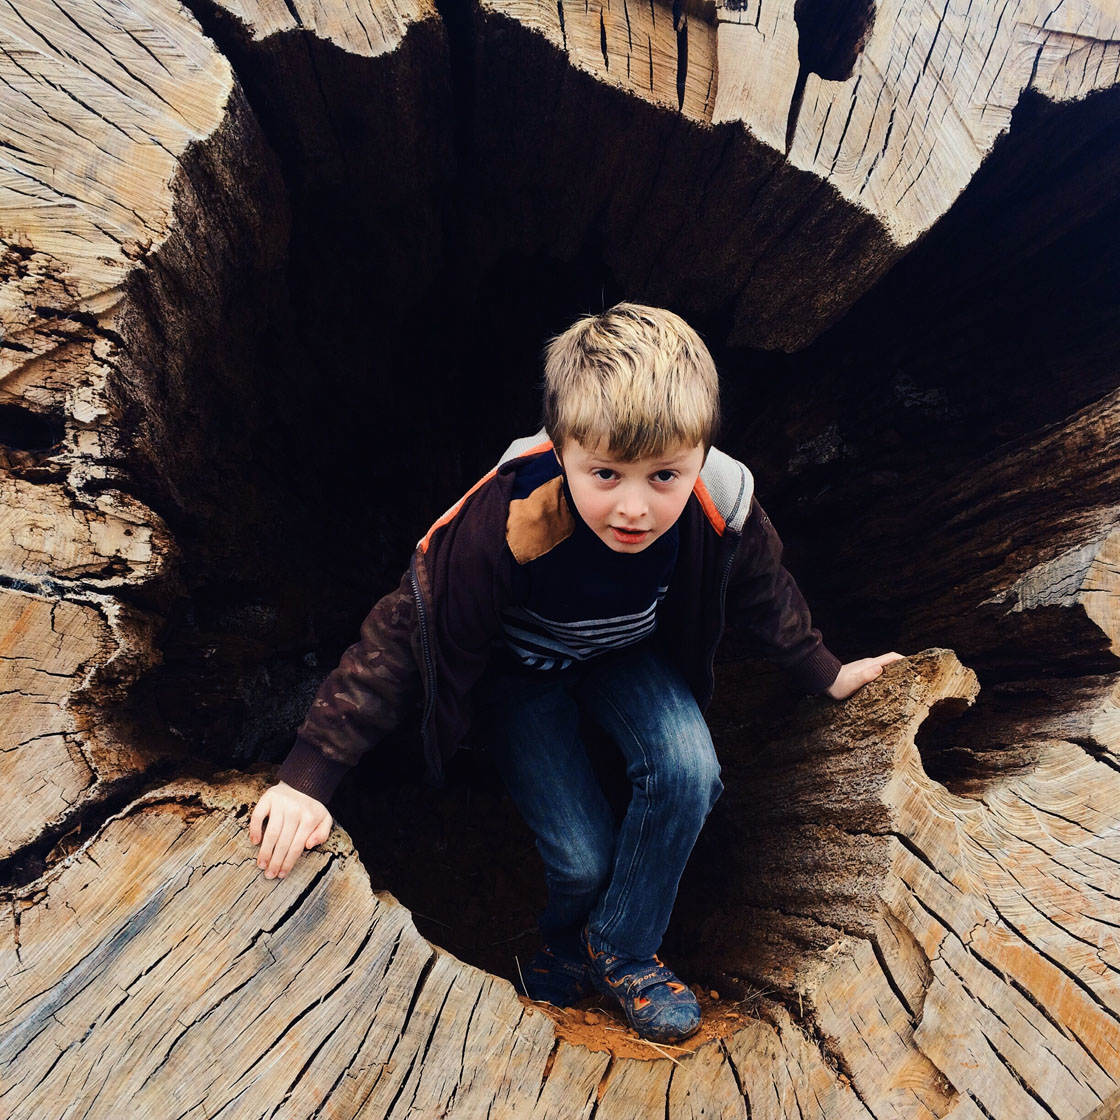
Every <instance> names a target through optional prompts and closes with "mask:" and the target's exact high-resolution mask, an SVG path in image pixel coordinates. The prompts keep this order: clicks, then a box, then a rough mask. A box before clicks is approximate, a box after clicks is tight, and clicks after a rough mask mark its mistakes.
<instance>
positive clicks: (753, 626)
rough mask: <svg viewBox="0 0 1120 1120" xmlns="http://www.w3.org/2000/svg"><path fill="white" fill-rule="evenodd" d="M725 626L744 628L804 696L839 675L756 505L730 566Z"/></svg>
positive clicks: (836, 662)
mask: <svg viewBox="0 0 1120 1120" xmlns="http://www.w3.org/2000/svg"><path fill="white" fill-rule="evenodd" d="M727 621H728V625H729V626H732V627H735V628H736V629H746V630H747V631H748V632H749V633H750V634H751V635H752V636H753V637H754V638H755V639H756V640H757V641H758V643H759V645H760V646H761V649H762V653H763V654H764V655H765V656H766V657H767V658H768V659H769V660H770V661H773V662H774V664H776V665H778V666H779V667H780V668H782V669H785V670H786V671H787V672H789V673H790V674H791V675H792V677H793V679H794V681H795V682H796V683H797V685H798V686H799V687H800V688H802V689H804V690H805V691H806V692H823V691H824V690H825V689H826V688H828V686H829V685H830V684H832V682H833V681H834V680H835V679H836V674H837V673H839V671H840V660H839V658H837V657H836V656H835V655H834V654H833V653H832V652H831V651H830V650H829V649H828V648H827V647H826V646H825V644H824V641H823V640H822V638H821V633H820V631H819V630H817V629H815V628H814V627H813V622H812V618H811V616H810V614H809V607H808V604H807V603H806V602H805V597H804V596H803V595H802V594H801V589H800V588H799V587H798V586H797V583H796V582H795V581H794V578H793V576H791V575H790V573H789V572H788V571H786V569H785V568H784V567H783V566H782V542H781V539H780V538H779V537H778V534H777V532H776V530H775V529H774V526H773V525H772V524H771V522H770V518H769V517H767V515H766V512H765V511H764V510H763V508H762V506H760V505H759V504H758V501H757V500H755V501H753V502H752V504H751V511H750V515H749V516H748V518H747V522H746V525H745V526H744V527H743V536H742V539H741V541H740V542H739V548H738V550H737V552H736V555H735V559H734V561H733V562H732V567H731V575H730V578H729V580H728V586H727Z"/></svg>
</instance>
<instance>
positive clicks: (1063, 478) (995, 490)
mask: <svg viewBox="0 0 1120 1120" xmlns="http://www.w3.org/2000/svg"><path fill="white" fill-rule="evenodd" d="M836 501H837V503H838V505H839V506H840V507H841V508H842V509H843V510H844V512H845V516H843V517H842V519H841V523H840V524H837V523H835V522H832V523H829V524H828V525H827V526H825V527H823V528H822V529H821V530H820V541H819V542H818V543H819V546H820V547H821V548H822V549H824V550H826V551H827V552H828V554H829V557H830V563H829V566H828V568H827V569H826V570H825V572H824V577H823V579H822V580H821V587H820V592H819V594H820V596H821V598H822V599H824V600H826V601H827V602H828V603H829V604H830V608H831V607H838V608H839V609H841V610H843V611H845V612H846V613H847V614H848V615H850V617H851V618H852V619H853V621H854V623H855V625H856V626H857V627H858V626H860V625H865V626H866V628H867V629H868V630H874V629H875V628H876V627H882V628H883V629H884V630H886V631H887V632H889V633H890V634H891V639H890V640H892V641H896V642H899V643H902V644H904V645H907V646H909V647H910V648H913V646H914V645H925V644H937V643H946V642H948V641H950V640H951V641H952V642H953V643H954V648H956V649H958V651H959V652H960V653H961V656H962V657H963V658H965V659H966V660H967V661H968V663H969V664H971V665H974V666H976V668H977V669H978V670H980V671H982V672H985V673H990V674H991V675H992V677H994V678H995V679H999V680H1016V679H1017V680H1023V679H1030V678H1035V677H1046V676H1052V675H1062V676H1073V675H1080V674H1092V673H1101V672H1111V671H1115V669H1116V667H1117V666H1118V665H1120V660H1118V658H1120V618H1118V614H1117V603H1118V602H1120V598H1118V594H1120V587H1118V584H1117V579H1118V576H1117V569H1118V549H1120V529H1118V526H1120V391H1117V392H1112V393H1109V394H1108V395H1107V396H1105V397H1103V398H1102V399H1100V400H1099V401H1096V402H1095V403H1093V404H1091V405H1088V406H1087V407H1085V408H1083V409H1080V410H1079V411H1078V412H1076V413H1074V414H1073V415H1072V416H1069V417H1067V418H1066V419H1064V420H1063V421H1061V422H1060V423H1057V424H1054V425H1051V426H1050V427H1048V428H1046V429H1044V430H1043V431H1041V432H1036V433H1034V434H1032V435H1030V436H1026V437H1022V438H1020V439H1018V440H1016V441H1014V442H1013V443H1010V444H1007V445H1005V446H1003V447H1001V448H999V449H998V450H997V451H995V452H993V453H991V454H990V455H988V456H986V457H984V458H983V459H980V460H979V461H976V462H973V463H970V464H968V465H967V466H966V467H964V468H963V469H962V470H961V471H960V473H959V474H957V475H955V476H953V477H950V478H948V479H937V480H936V481H934V482H933V483H928V482H927V483H926V484H925V485H924V486H923V487H922V488H920V489H919V488H916V489H915V490H910V489H908V488H901V489H897V490H895V491H894V492H893V493H891V494H888V495H884V496H883V497H881V498H879V499H878V500H877V501H875V502H874V503H873V504H872V505H871V506H868V504H867V503H866V502H865V501H864V500H863V499H862V497H861V494H860V486H859V481H858V479H857V480H856V482H855V484H854V485H853V486H852V487H851V489H850V490H849V491H848V492H847V493H837V495H836ZM912 555H920V556H921V557H922V562H921V564H912V563H910V562H908V559H907V557H908V556H912ZM869 556H870V557H873V560H872V563H873V569H872V570H873V572H874V577H873V578H871V579H868V578H867V573H868V563H869ZM887 573H889V578H885V577H886V574H887ZM989 679H991V678H989Z"/></svg>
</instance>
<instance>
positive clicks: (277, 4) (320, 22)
mask: <svg viewBox="0 0 1120 1120" xmlns="http://www.w3.org/2000/svg"><path fill="white" fill-rule="evenodd" d="M217 2H219V3H220V4H221V7H222V8H224V9H225V10H226V11H227V12H229V13H230V15H233V16H236V17H237V19H238V20H239V22H240V23H242V24H243V25H244V27H245V29H246V30H247V31H248V32H249V34H250V35H251V36H252V38H253V39H255V40H258V41H259V40H264V39H267V38H269V37H271V36H273V35H278V34H281V33H283V32H289V31H298V30H303V31H310V32H311V33H312V34H314V35H315V37H316V38H317V39H321V40H323V41H325V42H329V43H333V44H334V45H335V46H338V47H341V48H342V49H343V50H345V51H347V52H349V53H350V54H355V55H361V56H364V57H368V58H374V57H376V56H378V55H381V54H385V53H387V52H389V51H393V50H395V49H396V48H397V47H398V46H399V45H400V42H401V40H402V39H403V38H404V36H405V34H406V33H407V31H408V28H409V27H410V26H411V25H412V24H414V23H418V22H420V21H422V20H425V19H432V18H433V17H436V6H435V4H434V3H432V2H431V0H401V2H399V3H394V2H393V0H355V2H352V3H322V2H320V0H291V2H290V3H289V2H287V0H217Z"/></svg>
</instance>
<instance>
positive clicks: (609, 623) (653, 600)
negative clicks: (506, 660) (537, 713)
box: [501, 457, 678, 670]
mask: <svg viewBox="0 0 1120 1120" xmlns="http://www.w3.org/2000/svg"><path fill="white" fill-rule="evenodd" d="M550 458H551V457H550ZM533 481H536V480H533ZM567 497H568V505H569V508H570V509H571V511H572V513H573V514H574V515H575V521H576V525H575V530H574V531H573V533H572V534H571V536H569V537H568V538H567V539H566V540H564V541H561V542H560V544H558V545H556V547H555V548H552V549H550V550H549V551H548V552H546V553H545V554H544V555H543V556H538V557H537V558H536V559H535V560H531V561H529V562H528V563H527V564H523V565H520V566H519V567H518V569H517V572H516V574H515V579H514V605H513V606H511V607H507V608H506V609H505V610H504V611H503V612H502V616H501V621H502V630H503V639H504V643H505V646H506V648H507V649H508V651H509V652H510V653H511V654H512V655H513V656H514V657H515V658H516V659H517V660H518V661H519V662H520V663H521V664H522V665H524V666H526V667H527V668H531V669H541V670H548V669H563V668H567V667H568V666H569V665H572V664H573V663H575V662H579V661H586V660H588V659H589V658H592V657H596V656H598V655H600V654H603V653H607V652H609V651H610V650H616V649H622V648H624V647H626V646H630V645H633V644H634V643H635V642H640V641H642V640H643V639H644V638H648V637H649V636H650V635H652V634H653V632H654V631H655V630H656V629H657V605H658V603H660V602H661V600H662V599H663V598H664V597H665V593H666V592H667V591H668V590H669V579H670V577H671V575H672V571H673V567H674V565H675V564H676V559H677V540H678V532H677V527H676V526H675V525H674V526H673V527H672V528H671V529H669V530H667V531H666V532H665V533H663V534H662V535H661V536H660V537H658V538H657V540H655V541H654V542H653V544H651V545H650V546H649V547H648V548H645V549H643V550H642V551H641V552H637V553H623V552H615V551H614V550H613V549H612V548H610V547H609V546H608V545H607V544H606V543H605V542H603V541H601V540H600V539H599V538H598V537H597V536H596V535H595V534H594V533H593V532H592V531H591V530H590V529H589V528H588V527H587V525H586V524H585V523H584V522H583V521H582V520H581V519H580V517H579V514H578V513H577V512H576V509H575V505H574V503H573V502H572V500H571V495H570V494H569V495H567Z"/></svg>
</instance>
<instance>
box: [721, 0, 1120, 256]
mask: <svg viewBox="0 0 1120 1120" xmlns="http://www.w3.org/2000/svg"><path fill="white" fill-rule="evenodd" d="M794 8H795V5H794V2H793V0H779V2H778V3H769V2H767V3H762V2H761V0H746V3H744V4H738V3H735V4H728V5H726V6H720V7H719V8H718V19H719V31H718V38H719V51H718V57H719V76H720V77H719V92H718V94H717V98H716V107H715V113H714V120H715V121H717V122H719V121H742V122H743V123H744V124H746V125H747V127H748V128H750V129H751V131H752V132H753V133H754V134H755V135H756V136H758V137H759V138H760V139H762V140H764V141H765V142H766V143H768V144H770V145H771V146H772V147H774V148H777V149H779V150H780V151H786V150H787V143H786V139H787V130H788V128H789V122H790V118H791V114H792V116H793V119H794V121H795V124H794V127H793V130H792V135H791V136H790V140H791V143H790V144H789V145H788V152H787V158H788V159H789V161H790V162H791V163H792V164H793V165H794V166H795V167H800V168H803V169H805V170H806V171H811V172H812V173H814V174H816V175H819V176H821V177H822V178H826V179H827V180H828V181H829V182H830V183H832V184H833V186H835V187H836V189H837V190H838V191H839V192H840V193H841V194H842V195H843V196H844V197H845V198H846V199H848V200H849V201H851V202H853V203H855V204H856V205H859V206H863V207H866V208H867V209H869V210H871V211H872V212H873V213H874V214H876V215H877V216H878V217H879V219H880V220H881V221H882V222H883V223H884V226H885V227H886V228H887V229H888V230H889V231H890V233H891V236H892V237H893V238H894V239H895V241H896V242H897V243H898V244H900V245H906V244H909V243H911V242H912V241H914V239H915V238H917V237H918V236H919V235H920V234H921V233H923V232H924V231H925V230H927V229H928V228H929V227H930V226H931V225H932V224H933V223H934V222H935V221H936V220H937V218H939V217H940V216H941V215H942V214H943V213H944V212H945V211H946V210H947V209H948V208H949V206H951V205H952V203H953V201H954V199H955V198H956V197H957V195H958V194H959V193H960V192H961V191H962V190H963V189H964V187H965V186H966V185H967V184H968V182H969V181H970V180H971V178H972V176H973V175H974V174H975V173H976V170H977V168H978V167H979V166H980V164H981V163H982V162H983V160H984V158H985V157H986V156H987V154H988V153H989V152H990V151H991V149H992V146H993V145H994V143H995V141H996V139H997V138H998V137H999V135H1000V134H1001V133H1003V132H1006V131H1007V129H1008V128H1009V126H1010V123H1011V113H1012V110H1013V109H1014V108H1015V105H1016V103H1017V102H1018V100H1019V98H1020V96H1021V95H1022V93H1023V92H1024V90H1027V89H1033V90H1036V91H1038V92H1039V93H1042V94H1043V95H1044V96H1046V97H1049V98H1051V99H1052V100H1056V101H1064V100H1071V99H1076V98H1081V97H1084V96H1085V95H1086V94H1088V93H1090V92H1091V91H1093V90H1096V89H1103V88H1107V87H1109V86H1112V85H1115V84H1116V82H1117V81H1118V80H1120V10H1118V9H1117V6H1116V4H1115V3H1112V2H1110V0H1078V2H1074V3H1063V4H1057V5H1054V4H1050V3H1026V4H1014V5H1011V6H1008V5H1007V4H1005V3H1003V0H989V2H987V3H977V4H967V5H962V4H953V3H947V4H945V5H936V6H935V5H929V4H910V3H905V2H903V0H894V2H892V3H887V4H877V5H875V11H874V15H873V18H872V25H871V28H870V33H869V34H868V35H867V38H866V41H865V43H864V46H863V49H862V51H861V52H860V53H859V56H858V57H857V58H856V61H855V66H854V68H853V70H852V74H851V77H849V78H847V79H845V80H843V81H829V80H825V79H822V78H821V77H820V76H819V75H817V74H813V73H808V74H807V75H806V79H805V85H804V93H803V97H802V99H801V101H800V104H799V105H794V104H793V98H794V91H795V88H796V83H797V76H798V72H799V64H798V53H797V48H798V28H797V26H796V23H795V21H794Z"/></svg>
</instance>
